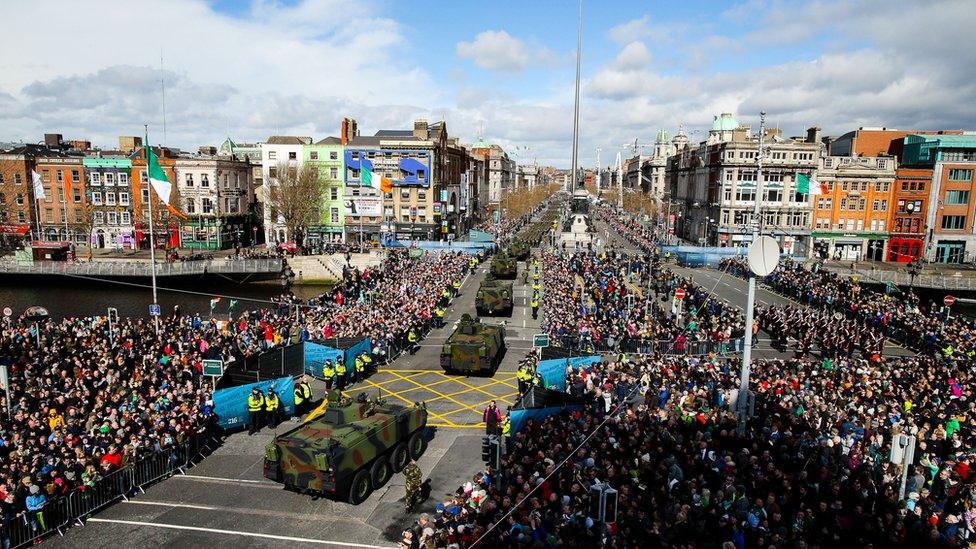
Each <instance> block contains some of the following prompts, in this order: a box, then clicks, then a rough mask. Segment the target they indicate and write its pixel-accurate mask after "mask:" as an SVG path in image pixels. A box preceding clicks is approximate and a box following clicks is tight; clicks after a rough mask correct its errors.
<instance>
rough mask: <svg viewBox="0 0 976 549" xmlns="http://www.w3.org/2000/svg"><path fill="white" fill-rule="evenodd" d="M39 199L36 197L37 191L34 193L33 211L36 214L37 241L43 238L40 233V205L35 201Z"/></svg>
mask: <svg viewBox="0 0 976 549" xmlns="http://www.w3.org/2000/svg"><path fill="white" fill-rule="evenodd" d="M38 200H40V199H39V198H37V192H35V193H34V212H35V213H36V214H37V241H38V242H40V241H42V240H44V236H43V235H42V234H41V205H40V204H38V203H37V201H38Z"/></svg>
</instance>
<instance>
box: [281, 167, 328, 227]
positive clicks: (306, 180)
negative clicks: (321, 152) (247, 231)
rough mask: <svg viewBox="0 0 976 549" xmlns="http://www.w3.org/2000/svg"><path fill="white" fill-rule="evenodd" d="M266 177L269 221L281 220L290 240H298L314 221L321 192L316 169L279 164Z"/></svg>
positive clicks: (322, 188)
mask: <svg viewBox="0 0 976 549" xmlns="http://www.w3.org/2000/svg"><path fill="white" fill-rule="evenodd" d="M268 179H269V181H268V184H269V185H268V188H269V191H268V207H270V208H271V219H272V222H274V221H275V220H278V219H282V220H284V225H285V227H286V228H287V229H288V234H289V235H290V237H291V239H292V240H293V241H294V242H296V243H301V241H302V238H303V237H304V235H305V233H306V231H307V230H308V227H309V226H310V225H313V224H315V223H316V222H317V221H318V219H317V218H316V214H317V213H318V211H319V206H320V204H319V203H320V201H321V200H322V194H323V193H324V192H325V183H324V182H323V181H322V180H321V179H319V172H318V169H317V168H315V167H313V166H311V165H302V166H300V167H298V166H295V165H289V164H286V163H279V164H278V166H277V167H276V169H274V170H273V171H271V172H270V174H269V177H268Z"/></svg>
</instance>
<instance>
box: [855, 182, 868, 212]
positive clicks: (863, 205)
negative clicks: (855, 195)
mask: <svg viewBox="0 0 976 549" xmlns="http://www.w3.org/2000/svg"><path fill="white" fill-rule="evenodd" d="M865 185H867V183H865ZM867 206H868V199H867V198H862V199H861V200H860V201H859V202H858V203H857V209H858V211H861V212H863V211H864V209H865V208H867Z"/></svg>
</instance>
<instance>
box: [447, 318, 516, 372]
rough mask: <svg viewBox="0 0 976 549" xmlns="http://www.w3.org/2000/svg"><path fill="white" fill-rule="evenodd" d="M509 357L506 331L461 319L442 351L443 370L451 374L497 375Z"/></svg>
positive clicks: (471, 320) (468, 319)
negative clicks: (506, 346) (502, 362)
mask: <svg viewBox="0 0 976 549" xmlns="http://www.w3.org/2000/svg"><path fill="white" fill-rule="evenodd" d="M504 354H505V328H503V327H502V326H493V325H491V324H484V323H482V322H481V321H480V320H474V319H472V318H471V316H470V315H468V314H465V315H462V316H461V321H460V323H459V324H458V327H457V328H456V329H455V330H454V333H452V334H451V336H450V337H449V338H447V341H446V342H444V346H443V347H441V368H444V371H445V372H447V373H449V374H458V373H463V374H493V373H494V372H495V368H497V367H498V363H499V362H501V360H502V356H503V355H504Z"/></svg>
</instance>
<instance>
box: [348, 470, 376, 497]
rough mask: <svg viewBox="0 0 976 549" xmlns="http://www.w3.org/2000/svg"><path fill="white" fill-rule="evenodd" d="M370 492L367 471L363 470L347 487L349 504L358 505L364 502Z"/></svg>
mask: <svg viewBox="0 0 976 549" xmlns="http://www.w3.org/2000/svg"><path fill="white" fill-rule="evenodd" d="M372 491H373V490H372V488H371V487H370V485H369V471H366V470H365V469H364V470H361V471H359V472H358V473H356V476H354V477H353V478H352V484H350V485H349V503H351V504H353V505H359V504H360V503H362V502H364V501H366V498H368V497H369V494H370V492H372Z"/></svg>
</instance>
